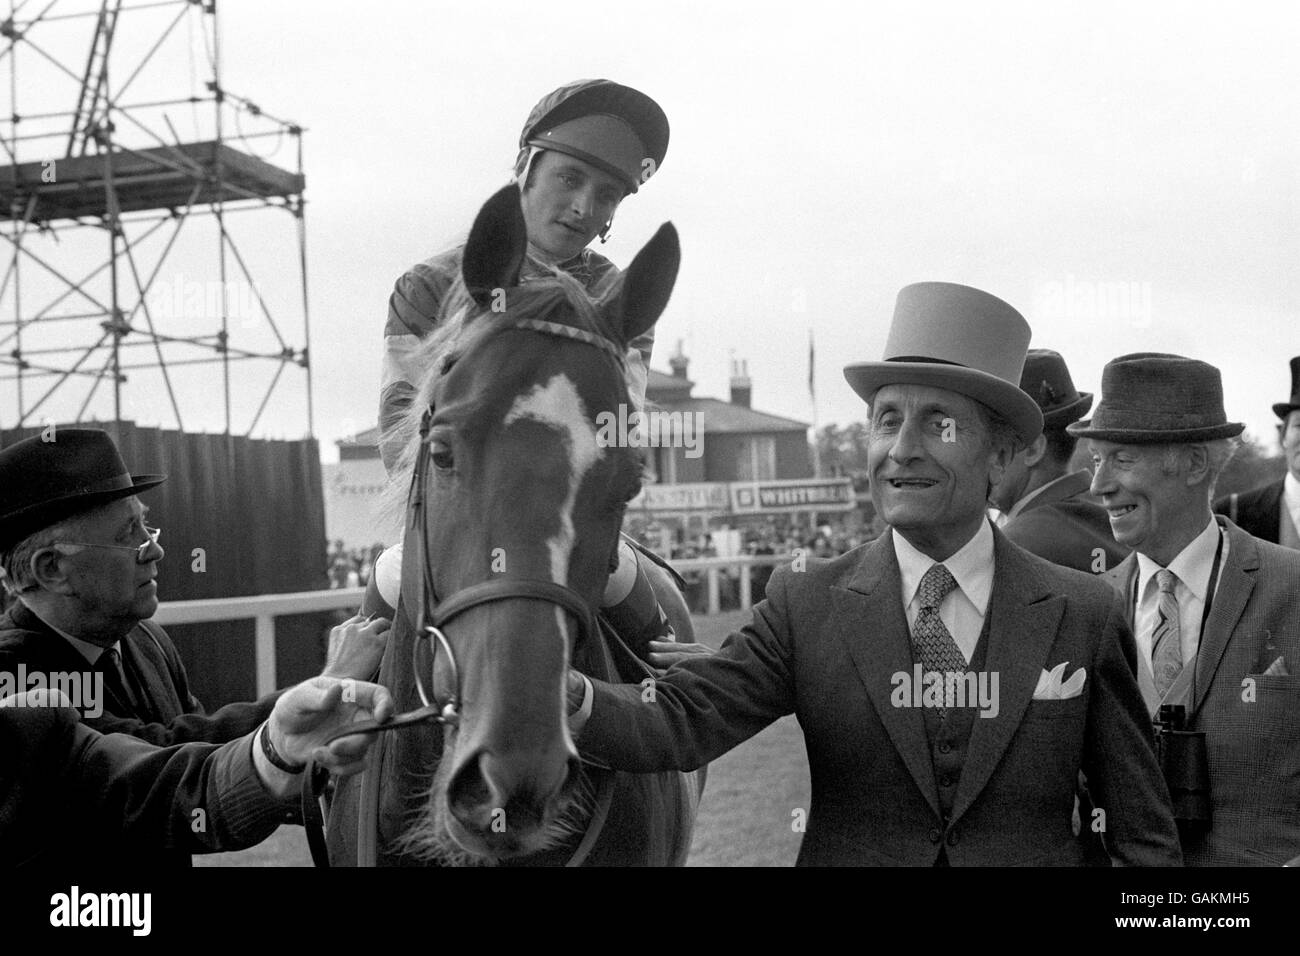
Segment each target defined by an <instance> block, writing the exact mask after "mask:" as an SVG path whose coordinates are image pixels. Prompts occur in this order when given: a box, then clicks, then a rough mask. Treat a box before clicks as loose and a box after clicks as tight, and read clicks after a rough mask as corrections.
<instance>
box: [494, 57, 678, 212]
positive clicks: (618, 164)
mask: <svg viewBox="0 0 1300 956" xmlns="http://www.w3.org/2000/svg"><path fill="white" fill-rule="evenodd" d="M534 146H535V147H537V148H539V149H552V150H555V151H557V152H561V153H565V154H567V155H569V156H573V157H575V158H577V159H581V160H582V161H583V162H587V163H590V164H591V165H593V166H595V167H597V168H598V169H603V170H604V171H605V172H607V173H609V174H610V175H611V176H614V177H616V178H617V179H619V180H620V181H621V182H622V183H623V184H624V186H626V187H627V190H628V192H631V193H634V192H636V191H637V188H638V187H639V186H640V185H641V184H642V183H643V182H645V181H646V180H647V179H649V178H650V177H651V176H653V175H654V174H655V173H656V172H658V170H659V167H660V166H662V165H663V162H664V157H665V156H666V155H667V154H668V117H667V116H666V115H665V114H664V111H663V110H662V109H660V107H659V104H658V103H656V102H655V101H654V100H652V99H651V98H650V97H648V96H646V95H645V94H644V93H642V92H641V91H640V90H634V89H632V87H630V86H623V85H622V84H619V83H614V82H612V81H610V80H575V81H574V82H572V83H567V84H565V85H564V86H562V87H560V88H559V89H558V90H555V91H553V92H551V93H548V94H547V95H546V96H545V97H543V98H542V100H541V102H539V103H538V104H537V105H536V106H534V107H533V110H532V112H531V113H529V114H528V120H527V122H525V123H524V128H523V131H522V132H521V133H520V134H519V148H520V149H521V150H523V149H528V148H529V147H534Z"/></svg>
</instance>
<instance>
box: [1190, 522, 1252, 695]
mask: <svg viewBox="0 0 1300 956" xmlns="http://www.w3.org/2000/svg"><path fill="white" fill-rule="evenodd" d="M1215 520H1216V521H1218V522H1219V526H1220V527H1222V528H1225V530H1226V532H1227V537H1228V555H1227V558H1226V559H1225V560H1224V562H1223V569H1222V570H1221V571H1220V572H1219V586H1218V590H1216V591H1215V592H1214V601H1213V605H1212V606H1211V608H1210V616H1209V619H1208V620H1206V622H1205V628H1204V629H1203V631H1202V633H1201V643H1200V645H1199V646H1198V647H1197V649H1196V683H1195V685H1194V686H1193V694H1194V696H1193V700H1192V708H1191V712H1192V713H1193V714H1194V713H1196V711H1197V710H1198V709H1199V708H1200V706H1201V701H1203V700H1204V699H1205V695H1206V693H1207V692H1208V691H1209V689H1210V684H1211V682H1212V681H1213V680H1214V674H1215V672H1216V671H1217V670H1218V669H1219V662H1220V661H1222V660H1223V652H1224V651H1225V650H1226V649H1227V647H1228V639H1229V638H1231V637H1232V632H1233V630H1234V629H1235V628H1236V627H1237V622H1238V621H1240V620H1241V615H1242V614H1244V613H1245V611H1246V603H1247V602H1248V601H1249V600H1250V594H1251V592H1252V591H1254V590H1255V572H1256V571H1258V570H1259V549H1258V548H1257V547H1255V541H1254V539H1253V538H1252V537H1251V536H1250V535H1248V534H1246V532H1244V531H1242V530H1241V529H1240V528H1237V527H1236V526H1234V525H1232V524H1231V522H1225V521H1224V519H1223V518H1221V517H1216V519H1215ZM1189 716H1190V715H1189Z"/></svg>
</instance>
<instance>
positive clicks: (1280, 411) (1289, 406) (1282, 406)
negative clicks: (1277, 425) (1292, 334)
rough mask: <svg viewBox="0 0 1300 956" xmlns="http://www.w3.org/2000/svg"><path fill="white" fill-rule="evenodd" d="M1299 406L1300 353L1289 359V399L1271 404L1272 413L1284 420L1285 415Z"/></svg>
mask: <svg viewBox="0 0 1300 956" xmlns="http://www.w3.org/2000/svg"><path fill="white" fill-rule="evenodd" d="M1297 408H1300V355H1297V356H1296V357H1295V358H1293V359H1292V360H1291V401H1289V402H1278V403H1277V404H1276V405H1274V406H1273V414H1274V415H1276V416H1277V417H1278V418H1280V419H1282V420H1283V421H1286V417H1287V416H1288V415H1290V414H1291V413H1292V412H1294V411H1295V410H1296V409H1297Z"/></svg>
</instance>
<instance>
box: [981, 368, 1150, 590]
mask: <svg viewBox="0 0 1300 956" xmlns="http://www.w3.org/2000/svg"><path fill="white" fill-rule="evenodd" d="M1020 388H1021V390H1022V391H1024V392H1025V394H1027V395H1028V396H1029V397H1030V398H1032V399H1033V400H1034V401H1036V402H1037V403H1038V407H1039V408H1041V409H1042V410H1043V432H1042V434H1041V435H1039V436H1038V437H1037V438H1035V439H1034V440H1033V441H1032V442H1030V443H1029V445H1028V446H1027V447H1025V448H1022V449H1021V450H1020V451H1018V452H1017V453H1016V456H1015V457H1014V458H1012V459H1011V465H1010V466H1009V467H1008V468H1007V473H1006V475H1005V477H1003V479H1002V481H1000V482H999V483H998V486H997V488H995V489H994V490H993V504H994V505H996V506H997V507H998V509H999V510H1000V511H1001V512H1002V513H1003V515H1005V518H1004V520H1002V521H1001V522H999V524H998V527H1000V528H1001V529H1002V533H1003V534H1005V535H1006V536H1007V537H1008V538H1010V539H1011V540H1012V541H1014V542H1015V543H1016V544H1018V545H1020V546H1021V547H1022V548H1024V549H1025V550H1026V551H1031V552H1033V553H1034V554H1036V555H1038V556H1039V557H1040V558H1046V559H1047V560H1048V561H1051V562H1052V563H1053V564H1059V565H1062V566H1064V567H1067V568H1074V569H1075V570H1078V571H1088V572H1090V573H1092V574H1100V573H1101V572H1103V571H1107V570H1109V569H1110V568H1113V567H1114V566H1115V565H1116V564H1118V563H1119V562H1120V561H1123V560H1124V558H1125V557H1126V556H1127V555H1128V548H1125V547H1124V546H1123V545H1121V544H1118V543H1117V542H1116V541H1115V539H1114V538H1113V537H1112V536H1111V533H1110V520H1109V519H1108V518H1107V517H1106V512H1105V511H1104V510H1102V507H1101V505H1100V504H1099V503H1098V501H1097V499H1096V498H1094V497H1092V495H1091V494H1090V493H1089V491H1088V486H1089V485H1090V484H1091V483H1092V475H1091V474H1090V473H1089V472H1088V471H1087V469H1084V468H1080V469H1079V470H1078V471H1071V470H1070V459H1071V458H1072V457H1073V455H1074V447H1075V443H1076V442H1077V440H1078V439H1076V438H1075V437H1074V436H1073V435H1071V434H1069V433H1068V432H1067V431H1066V430H1065V429H1066V426H1067V425H1070V424H1071V423H1073V422H1077V421H1078V420H1079V419H1080V418H1082V417H1083V416H1084V415H1086V414H1088V409H1089V408H1091V407H1092V395H1091V394H1090V393H1088V392H1079V391H1078V390H1077V389H1075V387H1074V380H1073V379H1071V378H1070V370H1069V369H1068V368H1067V367H1066V365H1065V359H1063V358H1061V355H1060V353H1058V352H1053V351H1052V350H1051V349H1030V350H1029V355H1028V356H1027V357H1026V359H1025V371H1024V373H1023V374H1022V375H1021V377H1020Z"/></svg>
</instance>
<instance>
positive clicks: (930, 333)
mask: <svg viewBox="0 0 1300 956" xmlns="http://www.w3.org/2000/svg"><path fill="white" fill-rule="evenodd" d="M1029 336H1030V328H1029V323H1028V322H1026V321H1025V319H1024V317H1023V316H1022V315H1021V314H1020V313H1019V312H1017V311H1016V310H1015V309H1013V308H1012V307H1011V306H1010V305H1008V304H1007V303H1005V302H1003V301H1002V300H1001V299H999V298H998V297H997V296H995V295H989V293H987V292H981V291H980V290H979V289H973V288H971V287H970V286H965V285H957V284H956V283H952V282H917V283H915V284H913V285H909V286H904V287H903V289H902V290H901V291H900V292H899V293H898V301H897V302H896V303H895V305H894V320H893V324H892V325H890V327H889V339H888V340H887V341H886V343H885V357H884V360H883V361H880V362H855V363H853V364H852V365H846V366H845V367H844V377H845V378H846V379H847V380H848V383H849V385H850V386H851V387H852V388H853V390H854V391H855V392H857V393H858V394H859V395H860V396H862V398H863V399H865V400H866V401H867V402H868V403H870V402H871V400H872V399H873V398H874V397H875V394H876V392H877V391H879V390H880V389H881V388H882V387H883V386H885V385H933V386H935V387H936V388H946V389H949V390H951V391H954V392H958V393H960V394H962V395H965V396H967V397H968V398H973V399H975V400H976V401H979V402H983V403H984V404H985V405H987V406H988V407H989V408H992V409H993V410H994V411H996V412H997V413H998V414H1000V415H1001V416H1002V417H1003V418H1005V419H1006V420H1007V421H1008V422H1010V423H1011V426H1012V427H1013V428H1014V429H1015V430H1016V434H1017V436H1018V437H1019V439H1020V441H1021V442H1022V443H1024V444H1026V445H1028V444H1029V443H1030V442H1032V441H1033V440H1034V439H1035V438H1037V437H1038V435H1039V434H1040V433H1041V432H1042V430H1043V413H1042V410H1041V409H1039V407H1038V403H1037V402H1035V401H1034V400H1033V399H1032V398H1030V397H1029V396H1028V395H1026V394H1025V393H1024V392H1023V391H1021V389H1020V375H1021V372H1022V371H1023V370H1024V366H1025V353H1026V350H1027V349H1028V348H1029Z"/></svg>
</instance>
